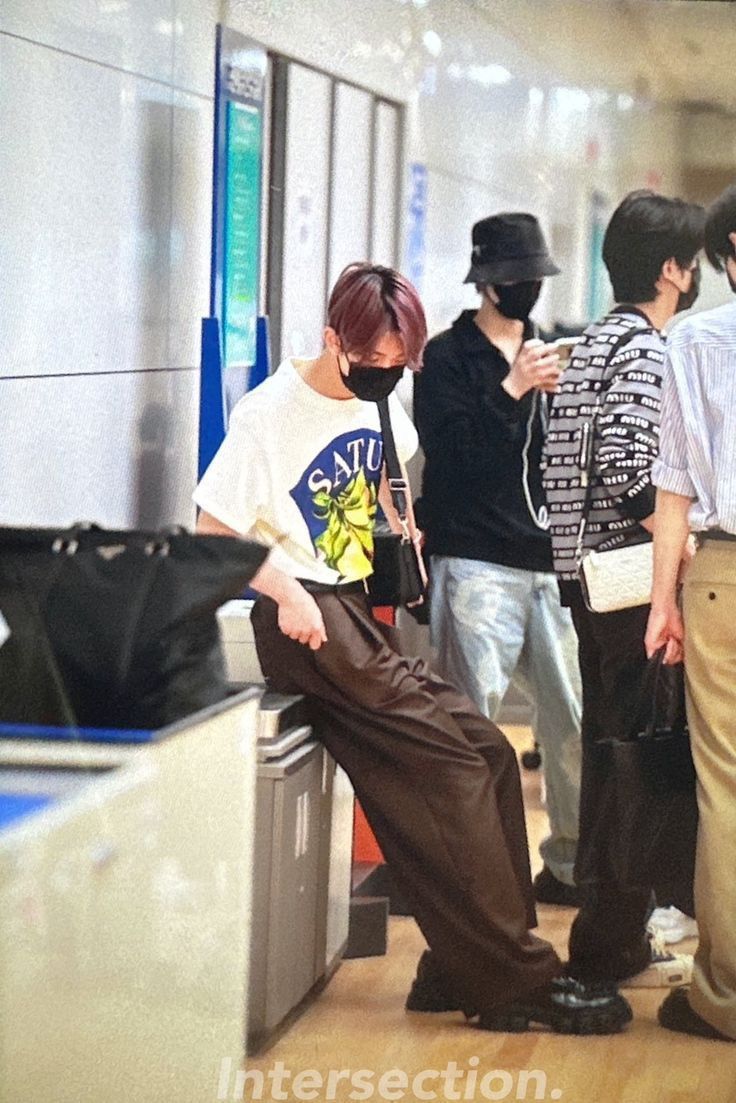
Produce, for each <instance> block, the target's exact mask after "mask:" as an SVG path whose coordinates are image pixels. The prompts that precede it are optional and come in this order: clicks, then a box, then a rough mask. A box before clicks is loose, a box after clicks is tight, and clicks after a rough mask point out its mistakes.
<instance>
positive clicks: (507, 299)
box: [493, 280, 542, 322]
mask: <svg viewBox="0 0 736 1103" xmlns="http://www.w3.org/2000/svg"><path fill="white" fill-rule="evenodd" d="M493 290H494V291H495V292H496V295H497V296H498V302H497V303H495V304H494V305H495V307H496V309H497V310H498V311H500V313H501V314H503V316H504V318H513V319H514V320H515V321H517V322H525V321H526V320H527V318H528V317H529V315H530V314H531V312H532V310H533V309H534V304H535V303H536V301H537V299H538V298H539V295H540V293H541V290H542V281H541V280H524V281H523V282H522V283H499V284H493Z"/></svg>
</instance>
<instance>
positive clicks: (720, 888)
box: [684, 540, 736, 1038]
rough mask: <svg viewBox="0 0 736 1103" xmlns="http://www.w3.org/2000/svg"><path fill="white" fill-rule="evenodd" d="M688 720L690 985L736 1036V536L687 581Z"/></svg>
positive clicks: (717, 1022) (702, 559)
mask: <svg viewBox="0 0 736 1103" xmlns="http://www.w3.org/2000/svg"><path fill="white" fill-rule="evenodd" d="M684 616H685V671H686V684H687V696H688V702H687V703H688V720H689V724H690V733H691V738H692V746H693V757H694V759H695V766H696V769H697V773H698V807H699V810H700V828H699V832H698V849H697V858H696V865H695V910H696V915H697V919H698V926H699V928H700V946H699V948H698V952H697V955H696V958H695V972H694V976H693V983H692V987H691V989H690V1003H691V1004H692V1007H693V1008H694V1010H695V1011H697V1013H698V1014H699V1015H701V1016H702V1018H704V1019H705V1020H706V1022H708V1023H710V1024H711V1026H714V1027H715V1028H716V1029H717V1030H720V1031H721V1033H722V1034H726V1035H728V1036H729V1037H732V1038H736V543H728V542H721V541H713V540H709V541H706V542H705V544H704V546H703V547H702V548H701V549H700V550H699V551H698V553H697V554H696V556H695V559H694V560H693V563H692V565H691V567H690V571H689V573H688V575H687V579H686V582H685V588H684Z"/></svg>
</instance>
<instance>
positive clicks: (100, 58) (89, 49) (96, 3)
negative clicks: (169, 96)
mask: <svg viewBox="0 0 736 1103" xmlns="http://www.w3.org/2000/svg"><path fill="white" fill-rule="evenodd" d="M0 31H8V32H10V33H11V34H14V35H18V36H20V37H22V38H27V39H30V40H32V41H33V42H35V43H43V44H44V45H46V46H52V47H53V48H54V49H56V50H61V51H64V52H65V53H68V54H76V55H77V56H79V57H85V58H94V60H95V61H97V62H99V63H100V64H102V65H109V66H115V67H116V68H120V69H126V70H128V71H129V72H133V73H138V74H141V75H143V76H147V77H151V78H152V79H154V80H162V81H170V80H171V76H172V57H173V48H172V47H173V41H174V38H175V37H176V35H177V25H176V20H175V15H174V0H2V4H0ZM181 31H182V27H181V24H180V26H179V29H178V34H179V35H181Z"/></svg>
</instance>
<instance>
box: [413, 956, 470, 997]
mask: <svg viewBox="0 0 736 1103" xmlns="http://www.w3.org/2000/svg"><path fill="white" fill-rule="evenodd" d="M405 1006H406V1010H407V1011H430V1012H436V1013H440V1012H443V1011H462V1010H464V1008H463V1006H462V1002H461V1001H460V1000H459V999H458V998H457V997H456V996H454V995H453V994H452V991H451V986H450V984H449V983H448V982H447V980H446V978H445V977H443V976H442V974H441V972H440V970H439V967H438V966H437V963H436V960H435V957H434V954H433V953H432V951H431V950H425V951H424V953H423V954H422V956H421V957H420V958H419V965H418V966H417V975H416V977H415V978H414V983H413V984H412V986H411V991H410V992H409V995H408V996H407V997H406V1005H405Z"/></svg>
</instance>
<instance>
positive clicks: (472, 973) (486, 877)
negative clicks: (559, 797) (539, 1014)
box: [252, 593, 561, 1011]
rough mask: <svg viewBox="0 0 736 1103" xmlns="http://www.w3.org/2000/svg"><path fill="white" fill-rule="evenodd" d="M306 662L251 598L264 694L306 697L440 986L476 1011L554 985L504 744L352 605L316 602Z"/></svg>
mask: <svg viewBox="0 0 736 1103" xmlns="http://www.w3.org/2000/svg"><path fill="white" fill-rule="evenodd" d="M314 596H315V600H316V601H317V602H318V604H319V607H320V610H321V612H322V616H323V618H324V622H325V628H326V631H327V638H328V642H327V643H326V644H324V645H323V646H322V647H320V648H319V650H318V651H311V650H310V649H309V648H308V647H305V646H303V645H302V644H299V643H296V642H295V641H294V640H290V639H289V638H288V637H287V636H285V635H284V634H283V633H282V632H281V631H280V630H279V627H278V621H277V616H278V609H277V606H276V604H275V603H274V602H273V601H271V600H270V599H268V598H263V597H261V598H259V599H258V601H257V602H256V604H255V607H254V609H253V613H252V622H253V628H254V632H255V639H256V646H257V649H258V657H259V659H260V662H261V666H262V669H263V672H264V674H265V676H266V678H267V680H268V682H269V685H271V686H273V688H274V689H276V690H278V691H280V692H283V693H303V694H306V695H308V697H309V699H310V702H311V709H312V713H313V715H314V718H315V721H316V723H317V731H318V733H319V734H320V736H321V738H322V739H323V740H324V743H325V745H326V746H327V749H328V750H329V751H330V753H331V754H332V756H333V757H334V758H335V760H336V761H337V762H339V763H340V765H341V766H342V767H343V769H344V770H345V771H346V773H347V774H348V776H349V777H350V780H351V781H352V783H353V786H354V788H355V792H356V794H357V796H358V799H359V800H360V802H361V805H362V806H363V809H364V811H365V814H366V816H367V818H368V821H369V823H370V825H371V827H372V828H373V830H374V832H375V834H376V837H377V839H378V842H379V844H380V846H381V849H382V850H383V852H384V854H385V856H386V858H387V860H388V862H389V863H390V865H391V869H392V870H393V871H394V872H395V873H396V875H397V877H398V879H399V881H400V883H401V886H402V889H403V890H404V891H405V893H406V896H407V899H408V901H409V904H410V905H411V908H412V912H413V914H414V916H415V917H416V919H417V922H418V923H419V926H420V928H421V930H422V932H423V934H424V936H425V938H426V939H427V942H428V944H429V946H430V947H431V949H432V950H433V952H434V953H435V955H436V959H437V963H438V965H439V967H440V969H441V971H442V973H443V974H445V976H446V977H447V978H448V979H449V980H450V981H451V984H452V988H453V990H454V991H455V992H456V993H457V995H458V996H459V998H460V999H461V1001H462V1003H463V1006H464V1007H466V1009H467V1010H469V1011H470V1010H472V1011H484V1010H488V1009H490V1008H492V1007H494V1006H498V1005H501V1004H504V1003H507V1002H508V1001H509V1000H511V999H513V998H514V997H515V996H519V995H521V994H523V993H525V992H528V991H530V990H532V989H533V988H536V987H538V986H540V985H542V984H545V983H546V982H547V981H549V980H550V979H551V978H552V977H553V976H555V975H556V974H558V973H559V972H560V969H561V966H560V962H559V959H558V957H557V955H556V954H555V952H554V950H553V949H552V947H551V946H550V945H549V943H547V942H544V941H543V940H542V939H539V938H537V937H536V936H535V935H533V934H531V933H530V930H529V928H530V927H534V926H536V916H535V910H534V898H533V892H532V886H531V879H530V871H529V852H528V845H527V836H526V827H525V823H524V809H523V804H522V796H521V783H520V779H519V769H518V765H517V761H516V755H515V753H514V750H513V748H512V747H511V745H510V744H509V742H508V740H507V739H506V738H505V736H504V735H503V733H502V732H501V731H499V729H498V728H497V727H496V726H495V724H492V723H491V722H490V721H489V720H487V719H486V718H485V717H483V716H481V714H480V713H479V712H478V711H477V709H476V708H475V707H474V705H472V704H471V703H470V701H469V700H467V699H466V698H465V697H463V696H461V694H459V693H458V692H457V691H456V690H454V689H452V688H451V687H450V686H449V685H447V684H446V683H445V682H443V681H442V680H441V679H439V678H438V677H436V676H435V675H434V674H433V673H432V672H431V670H430V669H429V667H427V665H426V664H425V663H424V662H422V661H421V660H419V659H407V658H405V657H404V656H402V655H401V654H400V653H399V652H398V650H397V648H396V646H395V643H394V635H393V631H392V630H391V629H388V628H386V627H385V626H384V625H381V624H379V623H377V622H376V621H375V620H374V619H373V616H372V614H371V612H370V610H369V609H368V606H367V603H366V600H365V596H364V595H361V594H348V595H342V594H341V595H338V594H336V593H327V594H315V595H314Z"/></svg>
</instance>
